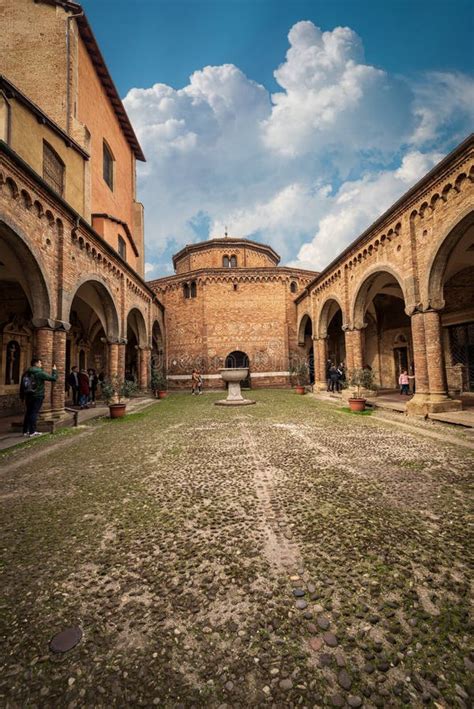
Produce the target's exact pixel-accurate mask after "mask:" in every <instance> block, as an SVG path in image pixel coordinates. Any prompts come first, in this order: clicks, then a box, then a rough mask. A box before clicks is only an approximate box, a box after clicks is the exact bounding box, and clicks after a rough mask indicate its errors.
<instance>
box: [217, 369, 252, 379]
mask: <svg viewBox="0 0 474 709" xmlns="http://www.w3.org/2000/svg"><path fill="white" fill-rule="evenodd" d="M219 372H220V375H221V377H222V379H223V380H224V381H225V382H241V381H242V379H246V378H247V376H248V373H249V370H248V367H239V368H237V367H232V368H226V369H220V370H219Z"/></svg>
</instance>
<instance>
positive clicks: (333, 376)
mask: <svg viewBox="0 0 474 709" xmlns="http://www.w3.org/2000/svg"><path fill="white" fill-rule="evenodd" d="M338 382H339V370H338V368H337V367H336V366H335V365H334V364H333V365H331V369H330V370H329V391H331V392H333V393H334V392H335V391H339V387H338Z"/></svg>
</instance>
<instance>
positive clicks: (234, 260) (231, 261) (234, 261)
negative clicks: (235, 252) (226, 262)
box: [230, 256, 237, 268]
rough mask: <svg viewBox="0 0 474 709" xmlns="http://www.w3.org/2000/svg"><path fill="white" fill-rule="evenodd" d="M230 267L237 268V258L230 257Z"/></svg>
mask: <svg viewBox="0 0 474 709" xmlns="http://www.w3.org/2000/svg"><path fill="white" fill-rule="evenodd" d="M230 267H231V268H237V256H231V257H230Z"/></svg>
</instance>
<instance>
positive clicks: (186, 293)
mask: <svg viewBox="0 0 474 709" xmlns="http://www.w3.org/2000/svg"><path fill="white" fill-rule="evenodd" d="M183 295H184V297H185V298H189V283H184V284H183Z"/></svg>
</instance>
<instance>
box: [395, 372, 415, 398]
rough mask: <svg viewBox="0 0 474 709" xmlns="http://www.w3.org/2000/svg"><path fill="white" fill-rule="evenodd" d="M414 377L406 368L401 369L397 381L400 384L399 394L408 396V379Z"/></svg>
mask: <svg viewBox="0 0 474 709" xmlns="http://www.w3.org/2000/svg"><path fill="white" fill-rule="evenodd" d="M414 378H415V377H414V376H411V375H409V374H408V372H407V370H406V369H404V370H403V371H402V373H401V374H400V376H399V377H398V383H399V385H400V394H405V395H406V396H410V379H414Z"/></svg>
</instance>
